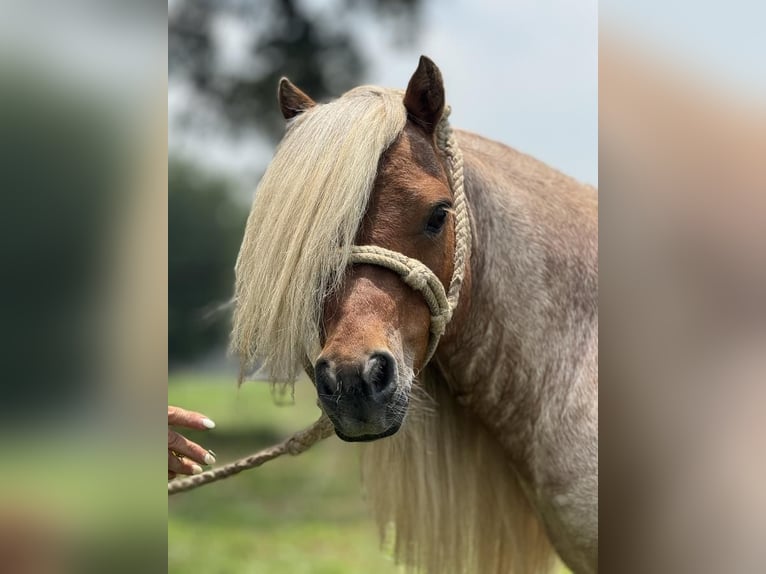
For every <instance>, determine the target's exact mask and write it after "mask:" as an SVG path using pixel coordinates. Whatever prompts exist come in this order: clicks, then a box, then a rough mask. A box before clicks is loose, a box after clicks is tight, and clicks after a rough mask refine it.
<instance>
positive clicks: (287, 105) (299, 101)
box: [277, 78, 316, 120]
mask: <svg viewBox="0 0 766 574" xmlns="http://www.w3.org/2000/svg"><path fill="white" fill-rule="evenodd" d="M277 99H278V100H279V109H280V110H282V115H283V116H284V118H285V119H286V120H289V119H292V118H294V117H295V116H297V115H298V114H300V113H301V112H305V111H306V110H308V109H309V108H313V107H314V106H315V105H316V102H315V101H314V100H312V99H311V98H310V97H308V96H307V95H306V94H304V93H303V92H302V91H301V90H300V88H298V86H296V85H295V84H293V83H292V82H291V81H290V80H288V79H287V78H282V79H281V80H279V89H278V90H277Z"/></svg>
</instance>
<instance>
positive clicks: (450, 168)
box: [168, 106, 471, 495]
mask: <svg viewBox="0 0 766 574" xmlns="http://www.w3.org/2000/svg"><path fill="white" fill-rule="evenodd" d="M451 111H452V109H451V108H450V107H449V106H447V107H446V108H445V110H444V113H443V114H442V118H441V120H440V121H439V125H438V126H437V130H436V144H437V146H438V147H439V149H440V150H441V151H442V153H444V157H445V167H446V169H447V177H448V178H449V183H450V187H451V188H452V204H453V211H454V214H455V256H454V263H453V270H452V279H451V280H450V284H449V288H448V290H447V291H445V290H444V285H442V283H441V281H440V280H439V278H438V277H437V276H436V275H435V274H434V272H433V271H431V270H430V269H429V268H428V266H426V265H425V264H424V263H423V262H421V261H418V260H417V259H413V258H412V257H407V256H406V255H403V254H402V253H398V252H396V251H391V250H389V249H385V248H383V247H378V246H376V245H355V246H353V247H352V248H351V257H350V259H349V262H350V263H352V264H368V265H378V266H379V267H385V268H387V269H390V270H391V271H394V272H395V273H398V274H399V275H400V276H401V278H402V280H403V281H404V282H405V283H406V284H407V285H409V286H410V287H411V288H413V289H415V290H416V291H419V292H420V293H421V294H422V295H423V298H424V299H425V300H426V303H427V304H428V308H429V310H430V311H431V328H430V330H431V334H430V336H429V340H428V349H427V351H426V360H425V363H424V364H426V363H428V362H429V361H430V360H431V358H432V357H433V355H434V353H435V352H436V347H438V345H439V340H440V339H441V336H442V335H443V334H444V331H445V329H446V328H447V324H448V323H449V322H450V319H452V314H453V313H454V311H455V309H456V308H457V304H458V301H459V299H460V288H461V286H462V285H463V278H464V276H465V264H466V259H467V258H468V255H469V253H470V252H471V224H470V220H469V215H468V205H467V203H466V199H465V191H464V188H463V154H462V153H461V152H460V148H459V147H458V145H457V141H456V140H455V136H454V134H453V133H452V127H451V126H450V124H449V121H448V117H449V115H450V113H451ZM304 368H305V369H306V373H308V375H309V377H310V378H311V380H312V381H313V380H314V368H313V365H312V364H311V361H309V360H308V359H306V360H305V361H304ZM332 433H333V425H332V423H331V422H330V419H328V418H327V415H325V414H324V413H322V415H321V416H320V417H319V419H318V420H317V421H316V422H315V423H314V424H313V425H311V426H310V427H308V428H305V429H303V430H301V431H298V432H297V433H295V434H294V435H292V436H291V437H290V438H288V439H286V440H284V441H283V442H281V443H279V444H277V445H274V446H271V447H269V448H265V449H263V450H261V451H259V452H257V453H255V454H252V455H250V456H247V457H245V458H241V459H239V460H236V461H234V462H232V463H229V464H226V465H223V466H221V467H218V468H214V469H212V470H208V471H205V472H203V473H201V474H197V475H194V476H190V477H186V478H177V479H174V480H171V481H170V482H168V495H172V494H177V493H179V492H184V491H187V490H192V489H194V488H197V487H199V486H202V485H204V484H208V483H211V482H215V481H217V480H223V479H224V478H228V477H230V476H233V475H235V474H238V473H240V472H242V471H243V470H247V469H249V468H256V467H259V466H261V465H262V464H264V463H266V462H268V461H270V460H273V459H275V458H278V457H280V456H282V455H284V454H290V455H293V456H295V455H299V454H301V453H302V452H305V451H307V450H308V449H310V448H311V447H312V446H314V445H315V444H316V443H318V442H319V441H321V440H324V439H326V438H327V437H329V436H330V435H331V434H332Z"/></svg>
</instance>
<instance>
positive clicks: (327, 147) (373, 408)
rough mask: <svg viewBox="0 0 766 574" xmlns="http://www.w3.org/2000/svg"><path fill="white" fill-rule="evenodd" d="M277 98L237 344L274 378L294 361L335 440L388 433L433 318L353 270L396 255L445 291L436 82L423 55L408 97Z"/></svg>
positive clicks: (385, 274) (367, 272) (440, 98)
mask: <svg viewBox="0 0 766 574" xmlns="http://www.w3.org/2000/svg"><path fill="white" fill-rule="evenodd" d="M278 95H279V104H280V107H281V110H282V113H283V115H284V117H285V119H287V120H288V128H287V133H286V135H285V138H284V139H283V141H282V143H281V144H280V148H279V149H278V151H277V153H276V155H275V158H274V160H273V162H272V164H271V165H270V166H269V169H268V170H267V172H266V174H265V175H264V178H263V180H262V182H261V185H260V187H259V190H258V193H257V194H256V199H255V202H254V206H253V211H252V212H251V216H250V219H249V220H248V228H247V231H246V235H245V240H244V241H243V246H242V250H241V251H240V256H239V259H238V262H237V310H236V312H235V324H234V337H233V345H234V348H235V350H237V351H238V352H239V353H240V356H241V357H242V358H243V360H244V363H245V365H246V366H248V365H249V364H250V363H252V361H253V360H254V359H255V358H256V357H257V358H259V359H262V360H263V361H264V364H265V366H266V367H267V368H269V369H270V373H271V376H272V377H273V378H275V379H279V378H288V379H289V378H292V377H294V375H295V372H296V370H297V368H296V364H300V363H301V362H302V363H303V364H304V365H305V366H306V367H307V368H308V369H309V370H312V369H313V372H314V382H315V385H316V389H317V394H318V397H319V401H320V404H321V407H322V409H323V411H324V412H325V413H326V414H327V415H328V416H329V418H330V419H331V420H332V422H333V424H334V425H335V429H336V432H337V434H338V436H339V437H340V438H342V439H344V440H349V441H363V440H374V439H377V438H381V437H384V436H388V435H391V434H393V433H395V432H396V431H397V430H398V429H399V428H400V426H401V425H402V422H403V421H404V417H405V415H406V412H407V408H408V405H409V402H410V398H411V395H412V390H413V383H414V380H415V374H416V373H417V372H418V371H419V370H420V369H422V368H423V366H424V364H425V362H426V361H427V360H428V358H429V357H428V355H429V350H430V349H429V343H430V342H431V340H432V339H431V338H432V337H433V333H432V315H433V309H432V308H431V307H429V304H427V302H426V299H425V298H424V296H423V294H422V293H421V292H420V291H418V290H415V289H413V288H412V287H410V286H409V285H408V284H407V283H406V282H405V280H403V278H402V276H401V275H400V274H398V273H396V272H394V271H392V270H391V269H388V268H386V267H382V266H379V265H375V264H364V263H354V262H353V261H352V260H353V257H352V252H353V249H354V246H355V245H357V246H358V245H365V246H376V247H378V248H383V249H386V250H389V251H392V252H396V253H399V254H403V255H405V256H407V257H409V258H412V259H415V260H418V261H420V262H422V263H423V264H425V266H427V267H428V268H429V269H430V271H431V272H432V273H433V275H435V277H436V278H438V281H439V282H440V283H441V285H443V286H444V289H447V288H448V287H449V285H450V280H451V278H452V274H453V266H454V262H453V257H454V253H455V226H454V225H453V217H454V214H453V195H452V191H451V188H450V180H449V178H448V175H447V172H446V170H445V164H444V154H443V152H442V151H441V150H440V149H439V146H438V145H437V142H436V136H437V126H438V125H439V121H440V119H441V118H442V114H443V112H444V87H443V83H442V78H441V74H440V72H439V70H438V68H437V67H436V65H435V64H433V62H431V61H430V60H428V59H427V58H421V61H420V64H419V66H418V69H417V70H416V71H415V73H414V74H413V76H412V78H411V79H410V82H409V85H408V87H407V90H406V92H405V93H404V94H402V92H399V91H394V90H384V89H381V88H376V87H369V86H365V87H361V88H356V89H355V90H352V91H351V92H348V93H347V94H345V95H344V96H342V97H341V98H339V99H338V100H335V101H333V102H331V103H329V104H316V103H315V102H314V101H313V100H312V99H311V98H310V97H309V96H307V95H306V94H304V93H303V92H301V91H300V90H299V89H298V88H297V87H295V86H294V85H293V84H291V83H290V82H289V81H288V80H286V79H283V80H282V81H281V82H280V84H279V93H278ZM267 194H268V195H267ZM437 336H438V335H437ZM308 363H311V365H308Z"/></svg>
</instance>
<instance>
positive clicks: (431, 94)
mask: <svg viewBox="0 0 766 574" xmlns="http://www.w3.org/2000/svg"><path fill="white" fill-rule="evenodd" d="M404 107H405V108H407V113H408V115H409V117H410V119H411V120H412V121H413V122H415V123H416V124H417V125H418V126H420V127H421V128H423V129H424V130H425V131H426V133H428V134H433V133H434V131H436V124H438V123H439V120H440V119H441V117H442V113H443V112H444V81H443V80H442V73H441V72H440V71H439V68H437V67H436V64H434V63H433V62H432V61H431V60H430V58H426V57H425V56H420V62H419V63H418V69H417V70H415V73H414V74H412V77H411V78H410V83H409V84H408V85H407V91H406V92H405V94H404Z"/></svg>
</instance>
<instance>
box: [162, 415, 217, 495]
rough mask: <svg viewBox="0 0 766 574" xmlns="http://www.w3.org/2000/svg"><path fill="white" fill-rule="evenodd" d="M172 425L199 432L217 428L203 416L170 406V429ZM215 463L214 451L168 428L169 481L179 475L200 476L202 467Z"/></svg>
mask: <svg viewBox="0 0 766 574" xmlns="http://www.w3.org/2000/svg"><path fill="white" fill-rule="evenodd" d="M170 425H174V426H180V427H186V428H190V429H198V430H207V429H212V428H215V423H214V422H213V421H211V420H210V419H209V418H207V417H206V416H205V415H203V414H200V413H195V412H194V411H187V410H185V409H181V408H178V407H171V406H168V427H170ZM213 463H215V455H214V454H213V452H212V451H209V450H206V449H204V448H202V447H201V446H200V445H198V444H197V443H194V442H192V441H190V440H189V439H187V438H186V437H184V436H183V435H181V434H179V433H177V432H175V431H174V430H171V429H170V428H168V480H170V479H171V478H175V477H176V475H178V474H199V473H201V472H202V466H200V465H203V464H213Z"/></svg>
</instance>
